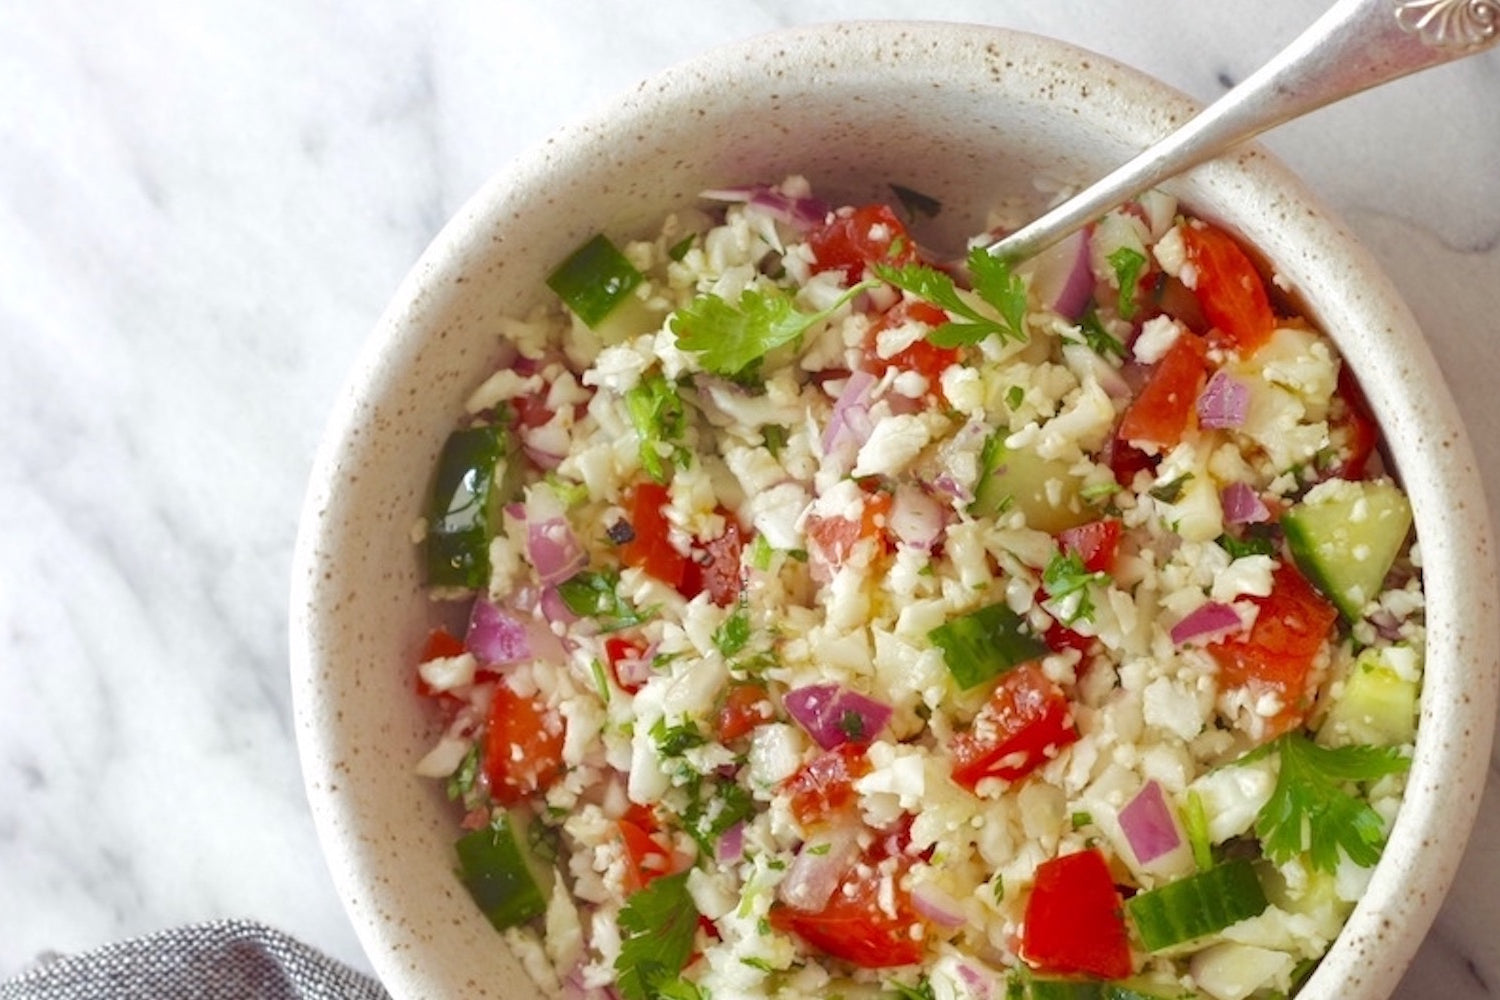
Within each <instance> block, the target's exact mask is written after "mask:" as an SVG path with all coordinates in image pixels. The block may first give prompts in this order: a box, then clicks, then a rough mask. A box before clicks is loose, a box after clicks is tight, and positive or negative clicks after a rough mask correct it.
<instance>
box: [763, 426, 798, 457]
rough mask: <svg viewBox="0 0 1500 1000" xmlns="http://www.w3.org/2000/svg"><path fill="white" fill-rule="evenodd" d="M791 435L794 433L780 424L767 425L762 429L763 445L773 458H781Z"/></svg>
mask: <svg viewBox="0 0 1500 1000" xmlns="http://www.w3.org/2000/svg"><path fill="white" fill-rule="evenodd" d="M791 435H792V432H791V431H790V430H789V429H787V428H785V427H783V426H781V425H780V424H767V425H766V426H764V427H762V428H761V429H760V440H761V443H762V444H764V445H765V446H766V451H769V452H770V453H771V456H772V457H773V458H780V457H781V449H783V448H785V447H786V443H787V440H788V439H789V438H790V437H791Z"/></svg>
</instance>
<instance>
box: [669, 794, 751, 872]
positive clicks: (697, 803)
mask: <svg viewBox="0 0 1500 1000" xmlns="http://www.w3.org/2000/svg"><path fill="white" fill-rule="evenodd" d="M754 815H755V800H754V799H752V798H751V797H750V790H749V789H748V788H746V787H745V786H744V785H742V784H740V783H739V782H738V781H735V780H733V779H732V778H727V779H718V778H711V779H705V780H703V781H700V782H697V783H696V784H694V785H692V786H691V787H690V789H689V799H688V805H687V808H686V809H684V810H683V812H682V823H683V829H685V830H687V832H688V834H689V835H690V836H691V837H692V838H693V839H694V840H695V841H697V842H698V847H699V848H700V849H701V850H702V851H703V853H704V855H705V856H707V857H713V856H714V849H715V847H716V845H717V844H718V842H719V838H720V837H721V836H723V835H724V831H725V830H728V829H729V828H730V827H731V826H734V825H735V824H736V823H739V822H742V821H744V820H747V819H749V818H750V817H752V816H754Z"/></svg>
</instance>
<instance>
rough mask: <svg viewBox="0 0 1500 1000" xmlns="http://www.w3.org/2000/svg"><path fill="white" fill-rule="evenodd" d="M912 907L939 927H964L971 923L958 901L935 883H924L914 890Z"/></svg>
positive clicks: (912, 892)
mask: <svg viewBox="0 0 1500 1000" xmlns="http://www.w3.org/2000/svg"><path fill="white" fill-rule="evenodd" d="M911 905H912V909H914V910H916V911H917V912H918V913H920V914H921V915H922V916H924V917H926V918H927V919H928V920H931V921H932V922H933V923H935V924H937V925H938V926H939V927H948V928H954V927H962V926H963V925H964V924H966V923H968V921H969V918H968V917H967V916H966V915H965V914H964V910H963V907H962V906H960V905H959V903H958V900H956V899H954V898H953V897H952V896H950V895H948V893H947V892H945V891H944V890H943V889H942V888H941V887H940V886H938V885H937V884H935V883H933V882H923V883H921V884H919V885H917V886H915V887H914V888H913V889H912V891H911Z"/></svg>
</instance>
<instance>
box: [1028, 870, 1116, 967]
mask: <svg viewBox="0 0 1500 1000" xmlns="http://www.w3.org/2000/svg"><path fill="white" fill-rule="evenodd" d="M1021 957H1022V958H1024V959H1025V960H1026V962H1027V963H1028V964H1029V965H1031V967H1032V968H1034V969H1037V970H1038V971H1041V972H1047V973H1055V974H1058V975H1087V976H1094V977H1096V978H1098V979H1124V978H1125V977H1126V976H1129V975H1130V973H1131V971H1132V970H1131V960H1130V942H1129V940H1128V938H1127V936H1126V930H1125V917H1124V914H1123V904H1122V903H1121V901H1120V893H1119V890H1117V889H1116V888H1115V885H1114V879H1113V878H1112V877H1111V876H1110V874H1109V864H1108V862H1107V861H1106V860H1105V858H1104V855H1103V854H1102V853H1100V852H1099V850H1098V849H1097V848H1089V849H1087V850H1083V851H1079V852H1077V853H1075V854H1065V855H1063V856H1062V857H1060V858H1052V859H1050V860H1048V861H1043V862H1042V863H1041V864H1040V865H1038V866H1037V869H1036V881H1035V883H1034V884H1033V886H1032V890H1031V896H1030V897H1028V898H1027V900H1026V916H1025V920H1024V922H1023V924H1022V927H1021Z"/></svg>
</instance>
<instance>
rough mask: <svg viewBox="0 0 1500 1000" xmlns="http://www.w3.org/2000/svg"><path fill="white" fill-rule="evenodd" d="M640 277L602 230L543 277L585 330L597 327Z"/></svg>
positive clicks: (623, 299)
mask: <svg viewBox="0 0 1500 1000" xmlns="http://www.w3.org/2000/svg"><path fill="white" fill-rule="evenodd" d="M643 280H644V276H643V275H642V274H641V272H640V271H637V270H636V268H635V265H633V264H631V263H630V261H629V260H627V259H626V258H625V255H624V254H623V253H621V252H620V250H619V248H618V247H616V246H615V245H614V244H613V243H611V242H610V241H609V238H608V237H606V236H605V235H604V234H603V233H600V234H597V235H595V236H594V237H592V238H591V239H589V240H588V241H587V242H585V243H584V244H583V245H582V246H580V247H579V248H578V249H577V250H574V251H573V252H572V254H570V255H569V256H568V259H567V260H565V261H563V262H562V263H561V264H559V265H558V266H557V269H556V270H555V271H553V272H552V273H551V274H550V275H548V276H547V287H548V288H550V289H552V290H553V291H554V292H556V293H557V297H558V298H560V299H562V301H563V305H565V306H567V307H568V308H569V309H571V310H572V311H573V313H574V315H576V316H577V317H578V318H579V319H581V320H583V322H584V324H585V325H587V326H588V327H589V329H591V330H592V329H597V328H598V327H599V324H600V323H602V322H603V321H604V318H605V317H606V316H608V315H609V314H610V313H612V312H614V311H615V309H616V308H618V307H619V306H620V304H621V303H623V302H624V301H625V300H626V299H628V298H629V297H630V293H631V292H633V291H635V288H636V286H637V285H639V284H640V283H641V282H642V281H643Z"/></svg>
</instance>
